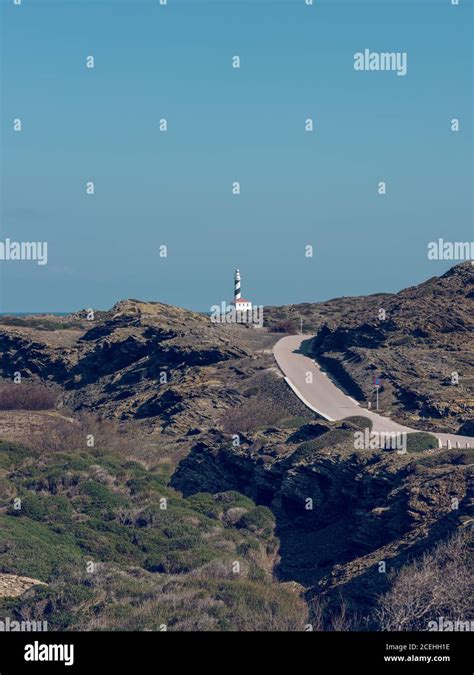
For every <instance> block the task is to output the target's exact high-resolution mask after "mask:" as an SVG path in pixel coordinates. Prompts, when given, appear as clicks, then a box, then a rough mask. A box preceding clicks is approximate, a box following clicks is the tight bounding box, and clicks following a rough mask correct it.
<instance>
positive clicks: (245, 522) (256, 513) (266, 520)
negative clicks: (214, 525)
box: [237, 506, 275, 533]
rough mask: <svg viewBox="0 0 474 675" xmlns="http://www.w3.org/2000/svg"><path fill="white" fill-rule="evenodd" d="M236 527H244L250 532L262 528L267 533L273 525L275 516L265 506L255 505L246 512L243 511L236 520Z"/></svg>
mask: <svg viewBox="0 0 474 675" xmlns="http://www.w3.org/2000/svg"><path fill="white" fill-rule="evenodd" d="M237 527H244V528H245V529H246V530H250V531H251V532H256V531H258V530H260V531H262V530H263V531H264V532H268V533H269V532H272V531H273V529H274V527H275V516H274V515H273V513H272V512H271V511H270V509H269V508H267V507H266V506H256V507H255V508H254V509H252V510H251V511H249V512H248V513H244V515H243V516H242V517H241V518H240V520H239V521H238V522H237Z"/></svg>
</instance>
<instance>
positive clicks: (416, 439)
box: [407, 431, 439, 452]
mask: <svg viewBox="0 0 474 675" xmlns="http://www.w3.org/2000/svg"><path fill="white" fill-rule="evenodd" d="M438 447H439V446H438V439H437V438H436V436H433V435H432V434H427V433H425V432H424V431H420V432H417V433H414V434H407V451H408V452H423V451H425V450H434V449H436V448H438Z"/></svg>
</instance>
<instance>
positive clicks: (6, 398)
mask: <svg viewBox="0 0 474 675" xmlns="http://www.w3.org/2000/svg"><path fill="white" fill-rule="evenodd" d="M58 398H59V397H58V394H57V393H56V392H55V391H54V390H53V389H51V388H50V387H45V386H44V385H41V384H25V383H18V384H14V383H13V382H9V383H3V384H2V385H0V410H52V409H54V408H56V406H57V405H58Z"/></svg>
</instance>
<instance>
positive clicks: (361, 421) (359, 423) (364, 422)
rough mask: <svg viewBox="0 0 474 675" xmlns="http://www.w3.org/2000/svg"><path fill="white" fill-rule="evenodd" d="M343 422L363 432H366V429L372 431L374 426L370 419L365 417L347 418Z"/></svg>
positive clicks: (353, 416) (354, 416)
mask: <svg viewBox="0 0 474 675" xmlns="http://www.w3.org/2000/svg"><path fill="white" fill-rule="evenodd" d="M342 421H343V422H349V423H350V424H352V425H353V426H355V427H357V428H358V429H361V430H362V431H364V429H369V431H372V427H373V426H374V423H373V421H372V420H371V419H370V417H364V416H363V415H352V416H351V417H345V418H344V419H343V420H342Z"/></svg>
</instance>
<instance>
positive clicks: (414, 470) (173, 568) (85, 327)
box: [0, 265, 473, 631]
mask: <svg viewBox="0 0 474 675" xmlns="http://www.w3.org/2000/svg"><path fill="white" fill-rule="evenodd" d="M472 282H473V278H472V269H471V268H470V266H467V265H459V266H456V267H455V268H453V269H452V270H451V271H450V272H449V273H447V274H445V275H444V276H443V277H440V278H439V279H431V280H428V281H427V282H425V283H424V284H421V285H420V286H416V287H413V288H410V289H406V290H404V291H401V292H400V293H398V294H396V295H390V296H387V295H379V296H370V297H368V298H342V299H340V300H333V301H329V302H327V303H318V304H315V305H304V306H296V305H295V306H292V307H282V308H269V310H268V312H267V322H268V326H269V327H273V328H274V329H275V331H269V330H268V329H267V328H264V329H263V330H262V329H253V328H250V327H246V326H242V325H229V324H223V325H214V324H212V323H211V322H210V320H209V318H208V317H206V316H204V315H201V314H197V313H194V312H190V311H187V310H184V309H181V308H177V307H170V306H168V305H164V304H162V303H145V302H140V301H138V300H125V301H122V302H119V303H117V304H116V305H115V306H114V307H113V308H112V309H111V310H110V311H107V312H96V313H95V316H94V319H93V320H92V321H91V320H88V318H87V312H85V311H83V312H78V313H76V314H74V315H71V316H69V317H53V316H44V317H22V318H18V317H0V553H1V556H0V609H1V611H2V612H3V614H4V615H5V616H6V615H8V616H12V617H15V618H17V619H27V618H31V617H34V619H35V620H38V621H40V620H41V621H48V623H49V625H50V629H52V630H59V629H77V630H101V629H111V630H120V629H124V630H132V629H135V630H163V629H164V628H163V627H166V628H167V629H169V630H176V631H186V630H203V631H205V630H221V631H228V630H251V631H255V630H283V631H292V630H296V631H299V630H305V627H306V628H307V625H308V623H309V624H311V627H313V628H314V630H322V629H329V630H341V629H346V630H349V629H358V630H367V629H368V628H374V629H377V630H380V629H385V628H386V627H387V626H392V627H393V623H392V624H390V623H388V624H387V622H386V609H384V607H385V608H386V606H387V604H388V605H389V604H390V603H391V602H392V601H391V600H389V599H387V598H389V597H390V596H389V594H390V593H393V592H395V591H394V589H395V590H396V589H397V584H401V585H402V586H403V584H404V583H406V579H408V580H409V583H411V584H416V583H418V582H417V581H416V580H417V579H418V578H419V575H418V576H417V573H416V569H417V567H416V565H418V564H420V565H421V564H425V566H428V567H429V566H431V568H433V569H435V570H437V572H436V573H437V574H439V575H451V576H453V578H454V576H455V577H456V579H459V583H457V585H456V584H454V585H453V592H452V593H451V594H449V593H448V594H447V595H445V596H443V597H442V598H436V599H431V600H430V601H429V605H430V607H431V609H430V611H431V612H432V613H434V614H433V616H449V615H450V614H452V613H453V612H466V611H467V610H466V608H465V607H464V605H463V604H462V602H461V601H460V600H459V598H460V597H469V595H470V593H471V592H472V588H471V587H470V586H469V585H468V583H467V581H466V574H465V570H466V569H467V567H466V566H467V563H468V560H467V558H468V554H467V553H466V550H467V549H466V547H467V544H466V541H467V538H468V535H469V533H470V528H469V523H470V522H471V521H472V515H473V514H472V464H473V461H472V460H473V458H472V451H470V450H467V449H464V450H449V451H448V450H446V451H439V450H438V449H429V448H433V447H436V444H435V445H432V444H431V441H432V440H433V439H432V438H430V437H429V436H428V435H426V434H422V435H420V434H415V435H414V436H415V438H414V439H413V440H412V441H410V443H409V448H408V453H407V454H406V455H400V454H398V453H397V452H396V451H388V450H375V451H372V450H370V451H369V450H362V451H360V450H358V451H357V450H356V449H355V445H354V439H355V434H356V433H357V432H358V431H359V430H360V429H361V428H365V427H366V426H367V421H366V420H364V419H362V420H361V419H360V418H353V419H351V420H346V421H343V422H339V423H329V422H326V421H323V420H321V419H318V417H317V415H316V414H314V413H311V412H310V411H309V410H308V409H307V408H306V407H305V406H304V405H303V404H302V403H301V402H300V401H299V400H298V399H297V398H296V397H295V396H294V395H293V394H292V393H291V392H290V390H289V389H288V387H287V385H286V383H285V381H284V380H283V378H282V375H281V373H280V372H279V371H278V369H277V368H276V364H275V360H274V357H273V354H272V346H273V345H274V344H275V342H276V341H277V340H278V339H279V338H280V337H281V332H278V331H281V329H282V323H283V324H285V322H286V329H288V328H290V329H291V325H290V324H288V321H290V323H291V322H294V321H295V320H296V319H297V318H298V317H299V315H300V314H301V313H303V314H304V319H305V326H304V328H305V330H306V331H307V332H313V333H314V337H313V339H312V340H311V344H310V350H311V353H312V355H313V356H314V357H315V358H316V359H317V360H318V361H319V362H320V363H321V364H323V366H324V367H326V368H327V369H328V370H329V371H330V373H332V375H333V377H334V378H335V379H338V380H339V382H342V384H343V385H344V387H345V388H346V389H347V390H349V391H351V392H352V393H353V395H357V396H359V397H360V398H361V400H364V398H365V399H367V398H369V397H370V396H371V387H372V385H371V383H372V380H373V377H374V374H376V375H378V376H380V377H381V378H382V383H383V388H382V391H381V404H382V410H385V411H388V410H390V411H391V416H392V418H394V419H395V418H396V419H398V420H400V421H409V422H410V426H412V427H414V428H417V427H418V428H420V429H423V430H429V429H430V428H433V429H434V428H437V429H439V430H443V429H447V430H457V429H458V428H459V427H461V425H464V429H468V427H469V421H470V420H472V405H471V403H470V400H469V398H470V396H471V394H472V377H473V372H472V363H473V359H472V343H471V336H470V333H471V334H472V327H473V326H472V315H470V314H469V309H470V306H471V304H472V297H473V295H472V293H473V289H472ZM380 308H383V309H385V312H386V316H385V319H383V320H380V319H379V318H378V317H379V314H378V312H379V309H380ZM452 370H457V372H458V373H459V384H458V385H451V384H450V374H451V371H452ZM15 373H17V374H18V373H20V374H21V383H19V384H15V383H13V382H12V378H13V377H14V375H15ZM465 433H468V432H467V431H465ZM443 547H444V548H443ZM427 556H432V557H431V558H429V557H427ZM453 559H456V560H457V561H458V563H457V564H458V568H456V570H454V569H453V568H452V561H453ZM428 560H431V561H433V560H434V561H435V562H434V563H433V562H430V563H429V564H428V562H426V561H428ZM381 561H382V562H384V564H385V570H384V572H383V573H381V572H380V562H381ZM419 561H421V562H419ZM423 561H425V562H424V563H423ZM450 566H451V567H450ZM428 576H429V575H428ZM428 576H426V578H428ZM410 579H411V580H412V581H410ZM413 579H414V581H413ZM404 580H405V581H404ZM427 583H428V582H427ZM430 583H431V585H432V586H433V583H434V582H433V583H432V582H430ZM434 585H436V584H434ZM450 588H451V587H450ZM454 591H456V594H457V595H453V593H454ZM412 592H414V591H413V589H412V590H410V592H409V593H408V595H410V594H411V593H412ZM427 593H428V595H429V592H428V591H427ZM403 594H404V595H406V592H405V591H404V592H403V593H402V595H403ZM384 598H385V599H384ZM384 603H385V604H384ZM392 604H393V603H392ZM382 615H383V616H382ZM462 616H464V615H462ZM426 620H427V615H425V614H423V621H426ZM420 622H421V623H420V625H424V624H423V623H422V621H421V619H420ZM407 625H408V624H407ZM410 625H411V624H410Z"/></svg>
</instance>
